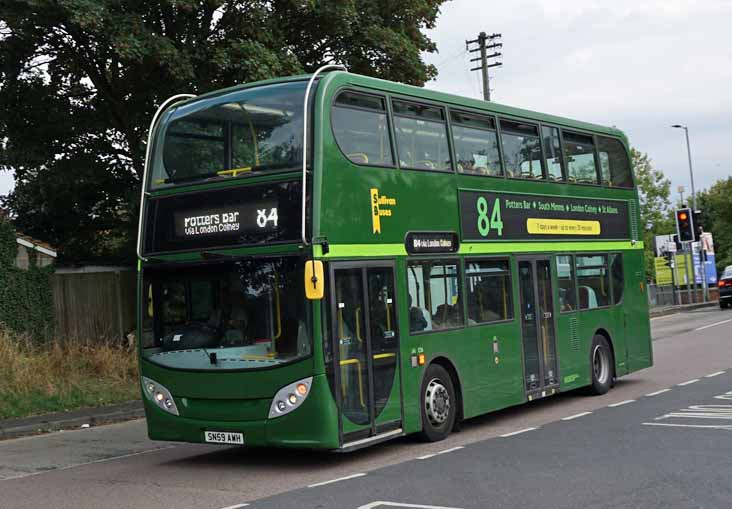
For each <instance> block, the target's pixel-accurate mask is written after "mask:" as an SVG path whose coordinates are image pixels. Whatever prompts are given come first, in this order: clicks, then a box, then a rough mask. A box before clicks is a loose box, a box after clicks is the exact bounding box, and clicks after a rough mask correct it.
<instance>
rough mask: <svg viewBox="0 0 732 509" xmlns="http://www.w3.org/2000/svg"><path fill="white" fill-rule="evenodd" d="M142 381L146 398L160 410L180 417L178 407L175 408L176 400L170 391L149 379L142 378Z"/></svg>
mask: <svg viewBox="0 0 732 509" xmlns="http://www.w3.org/2000/svg"><path fill="white" fill-rule="evenodd" d="M140 378H141V379H142V387H143V391H142V392H144V393H145V397H147V399H149V400H150V401H152V402H153V403H155V404H156V405H157V406H158V407H159V408H161V409H162V410H165V411H166V412H168V413H170V414H173V415H180V414H179V413H178V407H177V406H175V400H174V399H173V395H172V394H170V391H169V390H168V389H166V388H165V387H163V386H162V385H160V384H159V383H157V382H156V381H155V380H150V379H149V378H147V377H144V376H143V377H140Z"/></svg>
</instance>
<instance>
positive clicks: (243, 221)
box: [174, 202, 278, 237]
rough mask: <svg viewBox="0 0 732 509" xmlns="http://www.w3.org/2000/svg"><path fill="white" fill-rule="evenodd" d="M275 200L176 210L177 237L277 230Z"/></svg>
mask: <svg viewBox="0 0 732 509" xmlns="http://www.w3.org/2000/svg"><path fill="white" fill-rule="evenodd" d="M277 208H278V207H277V203H276V202H260V203H256V204H242V205H232V206H229V207H223V208H215V209H199V210H194V211H185V212H176V213H175V214H174V217H175V219H174V221H175V235H176V236H177V237H205V236H229V235H237V234H239V233H242V232H250V233H251V232H257V231H258V230H262V231H265V230H270V231H271V230H276V229H277V223H278V210H277Z"/></svg>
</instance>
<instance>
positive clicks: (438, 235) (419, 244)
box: [404, 232, 460, 254]
mask: <svg viewBox="0 0 732 509" xmlns="http://www.w3.org/2000/svg"><path fill="white" fill-rule="evenodd" d="M404 247H405V248H406V250H407V253H409V254H435V253H456V252H457V250H458V248H459V247H460V240H459V239H458V235H457V233H455V232H407V235H406V236H405V238H404Z"/></svg>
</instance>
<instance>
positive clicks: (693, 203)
mask: <svg viewBox="0 0 732 509" xmlns="http://www.w3.org/2000/svg"><path fill="white" fill-rule="evenodd" d="M671 127H673V128H676V129H683V130H684V133H685V134H686V153H687V154H688V156H689V177H690V178H691V207H692V210H696V193H695V192H694V170H693V169H692V167H691V145H690V144H689V128H688V127H687V126H685V125H683V124H674V125H672V126H671Z"/></svg>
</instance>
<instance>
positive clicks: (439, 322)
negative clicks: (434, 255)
mask: <svg viewBox="0 0 732 509" xmlns="http://www.w3.org/2000/svg"><path fill="white" fill-rule="evenodd" d="M459 281H460V278H459V264H458V262H457V261H419V262H409V265H408V268H407V287H408V289H409V299H408V300H409V331H410V332H421V331H430V330H441V329H451V328H454V327H460V326H462V325H463V310H462V304H461V302H460V283H459Z"/></svg>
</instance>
